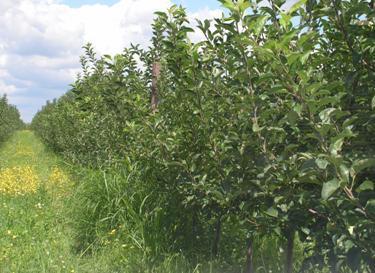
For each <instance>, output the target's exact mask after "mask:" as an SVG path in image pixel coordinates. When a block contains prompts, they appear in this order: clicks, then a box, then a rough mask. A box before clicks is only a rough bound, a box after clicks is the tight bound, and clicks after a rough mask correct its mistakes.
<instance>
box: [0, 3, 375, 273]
mask: <svg viewBox="0 0 375 273" xmlns="http://www.w3.org/2000/svg"><path fill="white" fill-rule="evenodd" d="M221 2H222V3H223V6H224V7H226V8H227V9H228V13H227V15H223V17H222V18H217V19H215V20H212V21H208V20H205V21H203V22H198V28H199V33H201V34H202V35H203V37H205V38H204V39H203V41H201V42H199V43H193V42H191V41H190V39H189V34H191V33H192V32H194V31H195V30H194V29H193V28H191V25H190V23H189V22H188V20H187V18H186V13H185V10H184V9H182V8H179V7H176V6H173V7H171V8H170V9H169V10H168V12H167V13H163V12H158V13H157V18H156V19H155V21H154V24H153V38H152V46H151V47H150V48H149V49H148V50H144V49H141V48H140V47H138V46H132V47H130V48H127V49H125V50H124V51H123V53H122V54H119V55H116V56H108V55H105V56H102V57H97V56H96V54H95V52H94V50H93V48H92V46H91V45H87V46H86V47H85V50H86V54H85V56H83V57H82V59H81V63H82V69H83V72H82V74H81V75H80V76H79V77H78V78H77V80H76V82H75V83H74V84H73V85H72V89H71V90H70V91H69V92H67V93H66V94H65V95H64V96H63V97H61V98H60V99H58V100H55V101H53V102H49V103H47V105H46V106H45V107H44V108H43V109H42V110H41V111H40V112H39V113H38V114H37V115H36V117H35V118H34V120H33V122H32V126H31V127H32V129H33V130H34V131H35V132H36V133H37V134H38V136H39V137H40V138H41V139H42V140H43V141H44V142H45V143H46V144H47V145H48V147H50V148H51V149H52V150H53V151H55V152H56V153H58V154H60V155H62V156H63V157H64V158H65V160H66V161H67V162H68V164H70V165H71V168H70V169H71V170H70V171H71V172H72V174H73V177H74V180H75V181H77V183H76V185H75V186H74V191H73V194H72V195H69V196H70V197H69V198H68V203H67V204H65V205H63V208H64V209H63V210H62V211H64V212H62V213H61V214H60V213H58V214H56V213H57V212H59V211H61V210H58V209H55V208H54V207H53V205H51V206H50V208H51V211H50V212H49V213H50V214H49V215H50V216H49V217H45V219H46V223H47V224H48V223H50V224H51V223H53V222H51V221H56V219H60V220H58V221H62V222H60V223H67V222H64V221H68V222H69V224H68V225H67V226H69V228H68V230H69V232H67V233H66V234H64V236H67V238H66V239H64V237H60V236H59V237H58V238H57V239H58V240H62V241H61V243H60V244H59V247H62V246H63V245H64V246H74V251H75V252H76V253H77V255H74V254H71V253H72V252H71V251H72V250H71V249H70V250H69V251H70V252H69V251H68V250H66V249H65V250H64V249H62V250H61V252H62V253H67V254H66V256H65V255H64V254H63V255H62V256H63V257H67V258H66V259H68V258H69V257H72V258H71V260H72V264H75V263H76V262H77V264H79V265H80V266H81V265H82V263H83V264H84V263H85V261H95V263H94V264H93V265H92V266H93V267H94V268H95V269H93V267H91V268H90V269H87V270H91V271H88V272H131V273H133V272H139V273H141V272H142V273H143V272H160V273H161V272H176V273H177V272H178V273H180V272H215V273H216V272H223V273H224V272H225V273H229V272H246V273H253V272H282V271H284V272H285V273H290V272H332V273H336V272H371V273H373V272H375V263H374V261H375V252H374V249H375V247H374V246H375V193H374V182H375V156H374V155H375V142H374V140H373V139H372V137H371V136H373V135H374V133H375V66H374V62H373V60H374V56H375V36H374V33H375V22H374V16H375V11H374V4H373V2H372V1H371V2H370V1H365V0H351V1H344V0H342V1H340V0H335V1H325V0H322V1H315V0H308V1H299V2H298V3H297V4H295V5H294V6H293V7H291V8H289V9H288V10H287V11H282V9H280V7H281V6H282V5H283V4H284V2H285V1H282V0H274V1H270V2H271V4H270V5H268V6H262V5H261V4H260V3H258V2H259V1H245V0H238V1H231V0H221ZM197 32H198V31H197ZM159 69H160V70H161V72H160V73H158V70H159ZM150 101H152V103H151V102H150ZM4 158H6V157H4ZM48 164H52V163H47V162H46V163H41V165H44V166H50V165H48ZM50 180H51V179H50V178H49V179H47V181H50ZM52 180H53V179H52ZM47 184H48V183H47ZM52 188H55V187H52ZM46 191H47V192H48V190H47V189H46ZM33 196H34V197H33V198H35V196H39V195H38V194H36V195H33ZM41 196H42V197H43V198H48V196H49V195H41ZM17 198H19V197H17ZM40 198H41V197H40ZM63 199H64V198H63ZM11 200H13V201H14V202H16V203H17V204H18V201H15V200H17V199H11ZM54 200H55V199H54V198H52V199H51V200H50V202H52V204H53V202H54ZM57 200H60V199H57ZM13 201H9V202H13ZM61 201H62V200H61ZM19 202H20V204H22V202H28V201H27V198H26V197H23V198H22V201H19ZM38 202H40V201H38ZM43 204H44V201H43ZM27 208H32V206H27ZM5 211H8V209H5ZM17 211H20V213H21V212H22V210H17ZM0 215H3V213H2V212H1V214H0ZM51 215H52V216H51ZM58 215H59V216H58ZM61 215H62V216H61ZM19 217H20V218H21V219H27V218H25V217H23V218H22V217H21V216H19ZM32 217H33V216H32ZM32 217H31V216H30V219H31V218H32ZM61 217H63V219H61ZM64 217H66V218H64ZM12 219H18V218H17V217H16V218H13V217H12ZM47 219H51V221H49V220H47ZM67 219H69V220H67ZM2 222H3V221H2ZM36 222H37V221H36ZM51 226H52V227H55V225H53V224H51ZM61 226H62V225H56V228H58V227H60V228H61ZM63 226H64V225H63ZM0 227H1V226H0ZM6 229H8V227H6V228H5V229H4V230H6ZM47 230H48V229H47ZM52 230H53V229H52ZM70 231H71V233H70ZM40 234H42V233H40ZM53 234H54V235H51V236H55V234H56V232H53ZM57 234H58V231H57ZM47 237H48V236H47ZM72 237H73V239H72ZM9 240H10V239H9ZM30 245H31V244H30ZM42 246H43V243H42V242H41V246H38V247H42ZM64 251H66V252H64ZM68 252H69V253H70V254H68ZM33 253H38V252H37V251H35V252H34V251H33ZM54 253H55V252H54ZM21 256H22V255H20V257H21ZM80 257H81V258H80ZM76 259H77V260H76ZM1 264H3V263H1ZM5 264H6V263H5ZM50 268H51V267H50ZM59 268H60V269H61V268H62V267H61V266H60V267H59ZM84 268H85V267H84V265H83V266H82V267H73V269H75V270H78V271H77V272H85V271H84V270H86V269H84ZM61 270H62V269H61ZM79 270H81V271H79ZM21 271H22V270H21ZM22 272H23V271H22ZM26 272H27V271H26ZM46 272H51V271H48V270H47V271H46ZM52 272H54V271H52ZM56 272H59V271H56Z"/></svg>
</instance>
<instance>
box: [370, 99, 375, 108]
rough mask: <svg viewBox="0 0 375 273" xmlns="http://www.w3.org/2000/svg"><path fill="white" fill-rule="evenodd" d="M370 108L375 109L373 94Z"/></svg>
mask: <svg viewBox="0 0 375 273" xmlns="http://www.w3.org/2000/svg"><path fill="white" fill-rule="evenodd" d="M371 108H372V109H375V96H374V97H373V98H372V101H371Z"/></svg>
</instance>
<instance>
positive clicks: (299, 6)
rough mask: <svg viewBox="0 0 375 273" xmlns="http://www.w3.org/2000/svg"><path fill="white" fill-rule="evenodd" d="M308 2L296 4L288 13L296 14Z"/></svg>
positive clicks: (301, 0)
mask: <svg viewBox="0 0 375 273" xmlns="http://www.w3.org/2000/svg"><path fill="white" fill-rule="evenodd" d="M306 2H307V0H300V1H298V2H297V3H295V4H294V5H293V6H292V7H291V8H290V10H289V11H288V13H290V14H291V13H293V12H295V11H296V10H298V9H300V8H301V7H302V6H303V5H304V4H306Z"/></svg>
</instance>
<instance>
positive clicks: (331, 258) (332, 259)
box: [328, 246, 337, 273]
mask: <svg viewBox="0 0 375 273" xmlns="http://www.w3.org/2000/svg"><path fill="white" fill-rule="evenodd" d="M332 248H333V246H332ZM328 262H329V268H330V271H331V273H337V257H336V254H335V252H334V251H333V250H331V251H330V252H329V254H328Z"/></svg>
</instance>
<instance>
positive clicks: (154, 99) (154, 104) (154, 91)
mask: <svg viewBox="0 0 375 273" xmlns="http://www.w3.org/2000/svg"><path fill="white" fill-rule="evenodd" d="M160 69H161V65H160V62H155V63H153V65H152V86H151V109H152V111H153V112H155V111H156V109H157V108H158V102H159V99H158V80H159V78H160Z"/></svg>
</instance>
